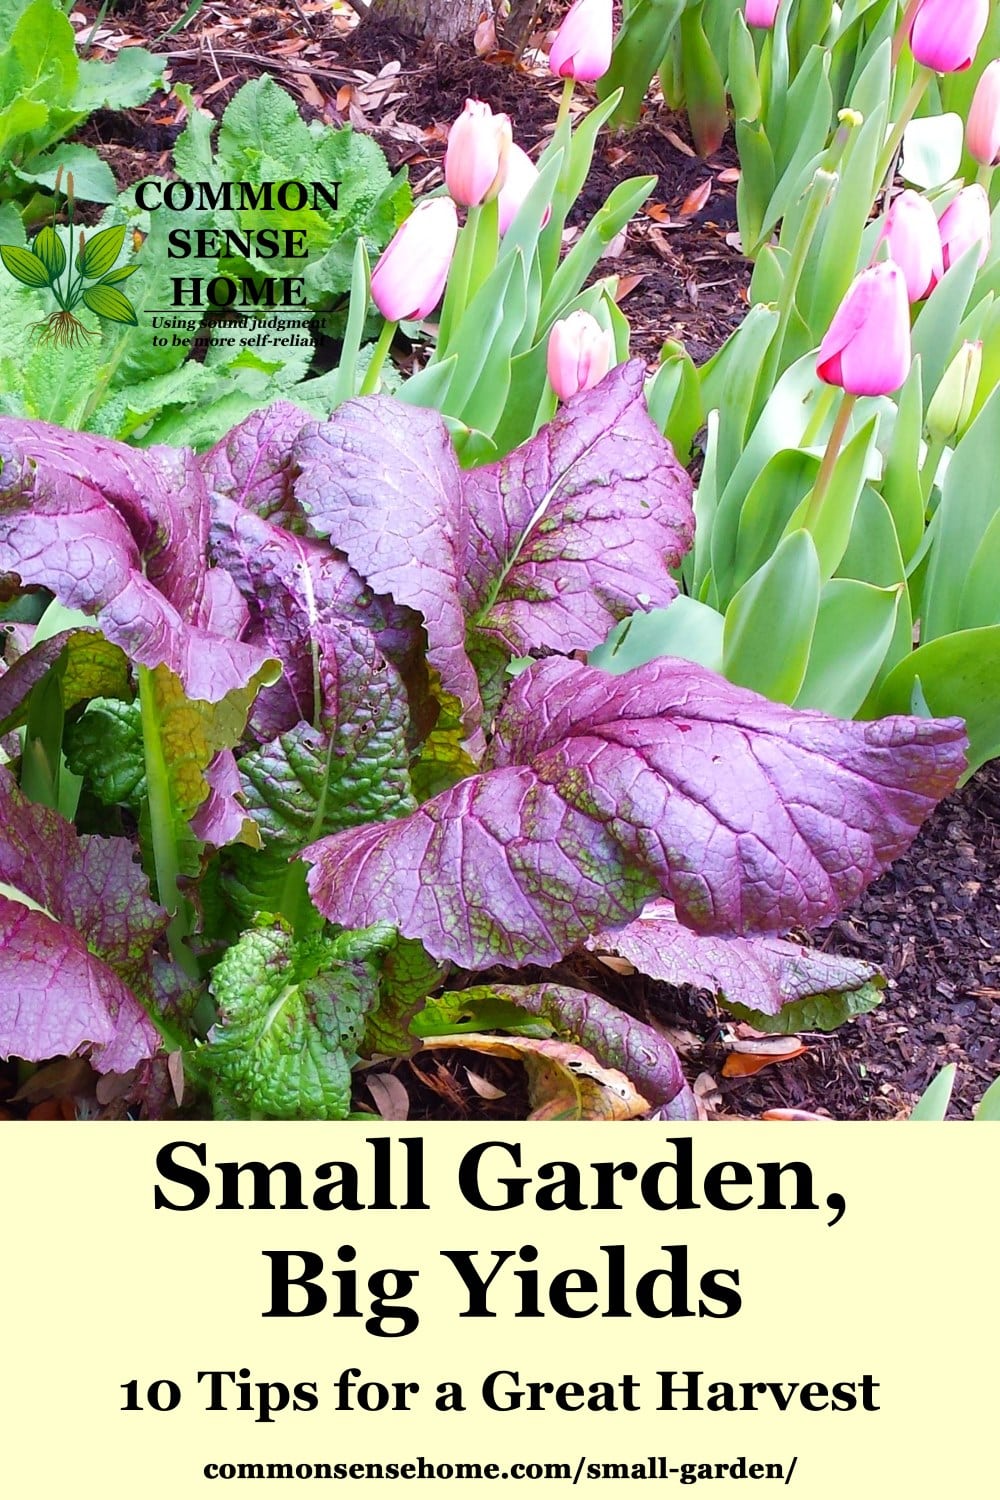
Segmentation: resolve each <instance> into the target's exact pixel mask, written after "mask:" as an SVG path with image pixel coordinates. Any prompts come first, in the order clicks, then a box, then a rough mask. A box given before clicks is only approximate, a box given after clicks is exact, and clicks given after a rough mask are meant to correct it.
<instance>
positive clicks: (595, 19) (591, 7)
mask: <svg viewBox="0 0 1000 1500" xmlns="http://www.w3.org/2000/svg"><path fill="white" fill-rule="evenodd" d="M614 29H615V26H614V15H613V14H612V3H611V0H574V3H573V4H572V5H571V6H570V8H569V10H568V11H567V12H566V16H565V18H564V20H563V23H562V25H561V26H560V28H559V30H558V31H557V32H556V39H555V41H554V42H553V43H552V49H551V51H550V52H549V68H550V69H551V71H552V72H553V73H555V75H556V77H557V78H576V79H577V80H579V81H580V82H583V83H593V82H594V80H595V79H597V78H603V77H604V75H605V73H606V72H607V71H608V69H609V68H610V66H611V49H612V46H613V44H614Z"/></svg>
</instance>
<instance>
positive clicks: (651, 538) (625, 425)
mask: <svg viewBox="0 0 1000 1500" xmlns="http://www.w3.org/2000/svg"><path fill="white" fill-rule="evenodd" d="M644 373H645V372H644V370H643V366H642V364H641V362H639V361H637V360H635V361H632V362H631V363H629V364H625V365H618V366H617V367H616V368H615V369H614V370H613V371H612V372H611V373H610V374H609V375H608V376H607V377H606V378H605V379H604V380H603V381H601V383H600V384H599V385H597V386H595V387H594V388H593V389H592V390H590V391H586V392H585V393H583V394H581V395H579V396H577V397H575V398H574V399H573V400H572V401H570V402H568V403H567V405H566V406H564V407H562V408H561V409H560V411H559V412H558V414H557V415H556V417H555V418H554V419H553V420H552V421H551V422H550V423H549V424H548V425H547V426H546V427H543V428H542V429H541V431H540V432H538V433H537V434H536V435H535V437H533V438H532V439H531V440H530V442H527V443H525V444H524V445H523V446H522V447H520V448H516V449H515V450H514V452H513V453H510V454H508V455H507V457H506V458H503V459H501V460H500V461H499V462H498V463H494V464H487V465H484V466H483V467H482V468H478V469H473V470H472V471H471V472H469V473H467V474H464V475H463V476H462V483H463V488H464V492H465V504H466V506H467V507H468V511H469V515H470V518H471V526H470V532H469V536H470V544H471V545H470V556H469V557H468V559H467V565H466V569H465V573H464V582H465V589H464V599H465V601H466V602H465V607H466V611H467V613H468V614H469V615H470V616H472V617H473V618H474V620H475V624H476V627H477V630H478V631H479V632H481V633H482V634H484V635H487V636H491V637H493V638H494V639H495V640H497V641H499V642H500V643H501V644H502V645H503V646H504V647H505V648H506V650H507V651H508V652H509V653H510V654H513V655H515V656H517V655H524V654H527V653H528V652H529V651H531V650H532V649H537V648H545V649H547V650H550V651H559V652H569V651H575V650H582V651H588V650H590V649H592V648H593V647H594V646H596V645H598V644H599V643H600V642H601V641H603V640H604V638H605V637H606V635H607V633H608V631H609V630H610V629H611V627H612V626H613V625H614V624H616V623H617V622H618V621H619V620H622V619H624V618H625V617H626V616H627V615H630V614H632V613H633V612H634V610H635V608H636V603H637V601H639V602H641V603H642V604H643V605H646V606H647V607H649V606H658V607H662V606H664V605H667V604H669V603H670V601H671V600H672V599H673V598H674V596H675V594H676V593H677V586H676V584H675V583H674V581H673V579H672V578H671V576H670V573H669V571H668V569H669V568H671V567H675V566H676V565H677V564H678V563H679V562H680V560H681V558H682V557H683V556H684V554H685V553H686V552H687V550H688V548H689V547H690V545H691V541H692V538H693V535H694V511H693V509H692V505H691V496H692V488H693V487H692V483H691V480H690V478H689V477H688V475H687V474H686V473H685V471H684V469H682V468H681V466H680V464H679V463H678V462H677V460H676V458H675V457H674V455H673V451H672V449H671V448H670V445H669V443H667V442H666V441H665V440H664V438H663V437H662V436H661V434H660V433H659V431H658V430H657V429H656V427H655V426H654V425H653V423H652V421H651V420H650V417H649V413H648V412H647V410H646V400H645V394H644V389H643V379H644Z"/></svg>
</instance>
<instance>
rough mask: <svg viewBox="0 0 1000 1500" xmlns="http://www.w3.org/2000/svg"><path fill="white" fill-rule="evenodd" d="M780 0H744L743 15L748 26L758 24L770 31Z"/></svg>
mask: <svg viewBox="0 0 1000 1500" xmlns="http://www.w3.org/2000/svg"><path fill="white" fill-rule="evenodd" d="M779 3H780V0H746V6H745V8H744V11H743V17H744V20H745V21H746V23H747V25H748V26H759V27H760V28H761V29H762V30H764V31H770V29H771V27H772V26H773V25H774V18H775V16H776V15H777V14H778V5H779Z"/></svg>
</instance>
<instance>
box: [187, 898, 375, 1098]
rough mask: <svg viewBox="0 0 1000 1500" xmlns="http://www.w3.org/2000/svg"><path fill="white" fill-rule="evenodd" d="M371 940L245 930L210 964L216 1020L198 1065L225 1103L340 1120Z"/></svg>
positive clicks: (368, 1003)
mask: <svg viewBox="0 0 1000 1500" xmlns="http://www.w3.org/2000/svg"><path fill="white" fill-rule="evenodd" d="M385 936H386V934H385V932H384V931H383V933H382V934H381V937H379V936H378V935H377V934H376V936H375V937H374V939H373V937H372V934H371V933H353V932H346V933H342V934H341V935H340V936H339V937H336V938H327V937H313V938H309V939H306V940H305V941H296V939H295V938H294V937H293V935H292V934H291V932H290V931H288V929H287V928H286V927H284V926H283V925H282V926H277V925H272V926H267V927H257V928H251V929H250V930H249V931H248V932H245V933H244V934H243V936H242V937H241V938H240V940H239V942H237V943H236V944H235V945H234V946H233V947H231V948H229V949H228V950H227V952H226V954H225V955H224V957H223V958H222V960H221V961H220V963H219V964H218V965H217V967H216V969H215V971H214V973H213V975H212V980H211V991H212V994H213V996H214V998H215V1001H216V1004H217V1006H218V1010H219V1019H218V1022H217V1023H216V1025H215V1026H214V1027H213V1028H212V1030H211V1032H210V1033H209V1039H208V1045H207V1046H206V1047H204V1048H203V1049H202V1050H201V1052H200V1053H199V1054H198V1059H197V1062H198V1066H199V1067H201V1068H203V1069H204V1070H206V1071H207V1072H208V1073H209V1074H210V1075H211V1076H212V1078H213V1080H214V1083H215V1085H216V1086H217V1087H218V1088H219V1089H221V1094H222V1098H223V1102H224V1104H225V1105H226V1106H227V1107H231V1106H232V1105H233V1104H235V1105H236V1106H237V1107H238V1108H239V1109H241V1110H242V1111H244V1112H246V1113H252V1114H257V1115H264V1116H267V1117H269V1118H272V1119H279V1120H290V1119H305V1120H342V1119H344V1118H345V1117H346V1115H347V1114H348V1113H349V1111H350V1105H351V1069H352V1067H353V1066H354V1064H355V1062H357V1060H358V1048H359V1046H360V1044H361V1040H362V1037H363V1035H364V1029H365V1020H366V1017H367V1016H368V1014H369V1012H370V1011H371V1010H372V1009H373V1008H374V1007H375V1005H376V1004H377V1001H378V968H377V964H376V963H375V962H374V961H373V957H372V956H371V955H372V954H373V951H374V952H375V953H377V952H378V946H379V942H380V941H384V940H385Z"/></svg>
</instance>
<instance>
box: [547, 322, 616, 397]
mask: <svg viewBox="0 0 1000 1500" xmlns="http://www.w3.org/2000/svg"><path fill="white" fill-rule="evenodd" d="M614 357H615V340H614V335H613V334H612V333H611V331H610V330H609V329H605V328H602V327H601V325H600V323H598V321H597V319H596V318H595V317H593V316H592V315H591V314H590V313H589V312H584V311H583V310H582V309H578V310H577V311H576V312H573V313H570V315H569V317H568V318H561V319H560V320H559V321H558V322H556V323H553V325H552V331H551V333H550V334H549V347H548V356H547V360H546V368H547V370H548V374H549V381H550V383H551V386H552V389H553V390H554V391H555V393H556V395H557V396H558V397H559V399H560V400H561V401H568V400H569V399H570V397H571V396H575V395H576V394H577V393H578V392H579V391H589V390H590V388H591V386H593V385H596V384H597V382H598V381H599V380H603V379H604V377H605V375H606V374H607V373H608V371H609V370H610V369H611V362H612V360H613V359H614Z"/></svg>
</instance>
